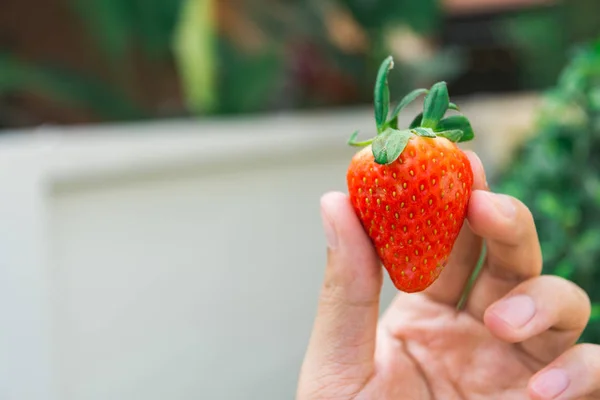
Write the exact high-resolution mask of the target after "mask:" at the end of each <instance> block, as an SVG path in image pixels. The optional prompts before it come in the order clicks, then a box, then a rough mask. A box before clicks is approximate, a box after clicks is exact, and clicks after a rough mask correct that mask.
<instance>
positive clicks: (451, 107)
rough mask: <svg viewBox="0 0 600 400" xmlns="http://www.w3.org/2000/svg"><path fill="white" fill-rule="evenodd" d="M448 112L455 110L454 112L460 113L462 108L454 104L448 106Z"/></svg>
mask: <svg viewBox="0 0 600 400" xmlns="http://www.w3.org/2000/svg"><path fill="white" fill-rule="evenodd" d="M448 110H454V111H460V107H458V106H457V105H456V104H454V103H449V104H448Z"/></svg>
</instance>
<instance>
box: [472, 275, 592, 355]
mask: <svg viewBox="0 0 600 400" xmlns="http://www.w3.org/2000/svg"><path fill="white" fill-rule="evenodd" d="M590 312H591V305H590V300H589V297H588V296H587V294H586V293H585V291H584V290H583V289H581V288H580V287H579V286H577V285H575V284H574V283H572V282H570V281H568V280H566V279H563V278H559V277H557V276H550V275H545V276H538V277H535V278H532V279H529V280H527V281H525V282H523V283H521V284H519V285H518V286H516V287H515V288H514V289H512V290H511V291H510V292H509V293H508V294H507V295H506V296H504V297H503V298H501V299H500V300H498V301H496V302H494V303H493V304H492V305H491V306H490V307H488V309H487V310H486V311H485V314H484V317H483V320H484V323H485V325H486V326H487V327H488V329H489V330H490V331H491V332H492V333H493V334H494V335H495V336H497V337H498V338H500V339H502V340H504V341H507V342H510V343H518V344H519V346H520V348H521V349H522V350H523V351H524V352H525V353H526V354H528V355H529V356H531V357H533V359H534V360H536V361H538V362H540V363H543V364H544V365H545V364H546V363H548V362H550V361H551V360H553V359H554V358H556V357H557V356H558V355H560V354H562V353H563V352H564V351H565V350H566V349H568V348H569V347H571V346H573V344H575V342H576V341H577V339H578V338H579V336H580V335H581V333H582V332H583V330H584V329H585V327H586V325H587V323H588V320H589V318H590Z"/></svg>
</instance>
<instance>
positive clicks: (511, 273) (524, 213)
mask: <svg viewBox="0 0 600 400" xmlns="http://www.w3.org/2000/svg"><path fill="white" fill-rule="evenodd" d="M467 218H468V221H469V226H470V227H471V229H472V230H473V232H474V233H475V234H476V235H479V236H481V237H482V238H484V240H485V242H486V246H487V255H486V259H485V262H484V265H483V268H482V270H481V272H480V275H479V277H478V278H477V281H476V283H475V285H474V287H473V291H472V293H471V295H470V296H469V299H468V300H467V304H466V310H467V311H468V312H469V313H471V314H472V315H473V316H474V317H476V318H478V319H481V318H483V313H484V312H485V310H486V309H487V308H488V307H489V306H490V305H491V304H492V303H493V302H495V301H496V300H498V299H500V298H501V297H503V296H504V295H506V294H507V293H508V292H509V291H510V290H511V289H513V288H514V287H515V286H517V285H518V284H519V283H521V282H523V281H525V280H527V279H529V278H532V277H535V276H538V275H539V274H540V273H541V270H542V253H541V249H540V244H539V240H538V236H537V232H536V229H535V224H534V221H533V216H532V215H531V212H530V211H529V209H528V208H527V207H526V206H525V205H524V204H523V203H522V202H520V201H519V200H517V199H515V198H513V197H511V196H507V195H502V194H496V193H491V192H485V191H479V190H478V191H474V192H473V194H472V196H471V201H470V203H469V210H468V213H467Z"/></svg>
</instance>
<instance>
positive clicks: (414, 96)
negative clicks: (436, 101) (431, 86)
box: [390, 89, 429, 121]
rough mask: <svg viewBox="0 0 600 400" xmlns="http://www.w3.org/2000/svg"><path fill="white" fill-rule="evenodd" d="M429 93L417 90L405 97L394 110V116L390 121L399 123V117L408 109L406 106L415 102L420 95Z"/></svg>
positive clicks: (425, 90)
mask: <svg viewBox="0 0 600 400" xmlns="http://www.w3.org/2000/svg"><path fill="white" fill-rule="evenodd" d="M427 93H429V90H427V89H415V90H413V91H412V92H410V93H409V94H407V95H406V96H404V98H403V99H402V100H400V103H398V105H397V106H396V108H395V109H394V112H392V115H391V116H390V121H397V119H398V115H399V114H400V112H401V111H402V110H403V109H404V108H406V106H408V105H409V104H410V103H412V102H413V101H415V100H416V99H417V97H419V96H420V95H422V94H427Z"/></svg>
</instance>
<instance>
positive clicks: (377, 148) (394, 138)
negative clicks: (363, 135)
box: [372, 128, 413, 165]
mask: <svg viewBox="0 0 600 400" xmlns="http://www.w3.org/2000/svg"><path fill="white" fill-rule="evenodd" d="M412 136H413V135H412V133H410V131H408V130H403V131H399V130H397V129H392V128H387V129H386V130H385V131H383V133H382V134H381V135H378V136H377V137H375V139H374V140H373V147H372V149H373V156H374V157H375V162H376V163H378V164H383V165H386V164H391V163H393V162H394V161H396V159H398V157H400V154H402V151H404V149H405V148H406V145H407V144H408V141H409V140H410V138H411V137H412Z"/></svg>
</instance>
